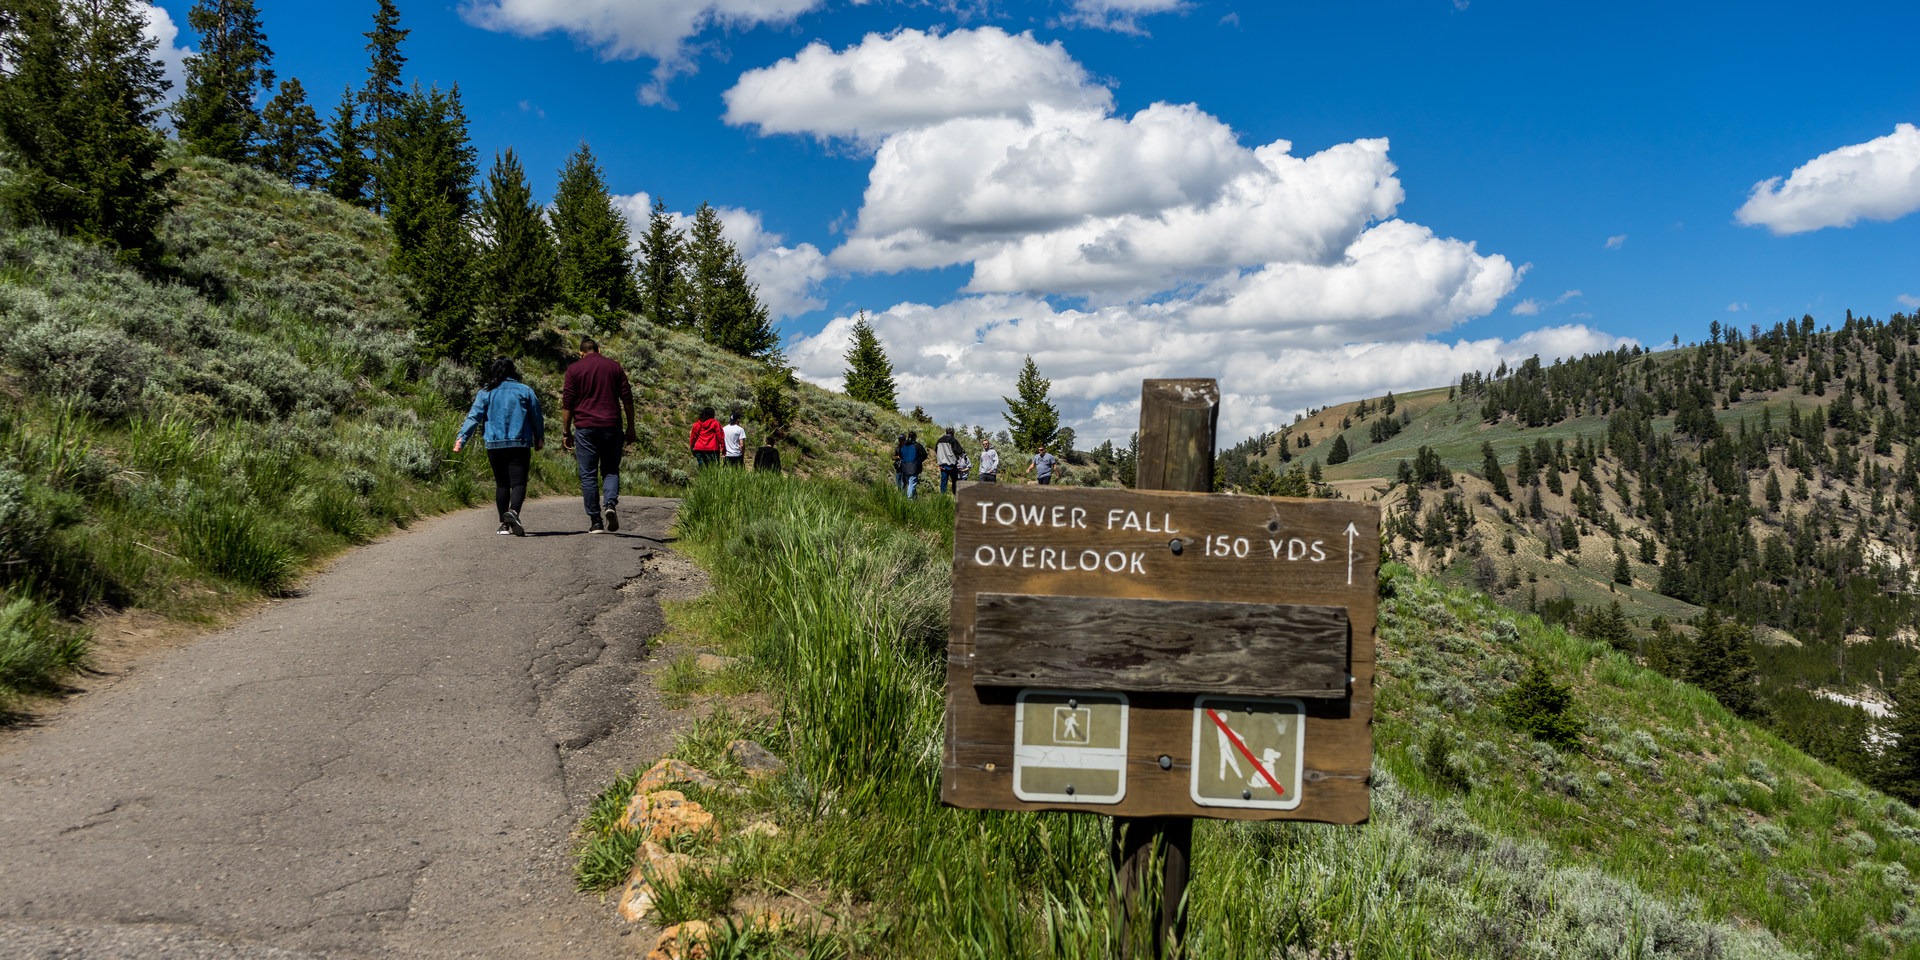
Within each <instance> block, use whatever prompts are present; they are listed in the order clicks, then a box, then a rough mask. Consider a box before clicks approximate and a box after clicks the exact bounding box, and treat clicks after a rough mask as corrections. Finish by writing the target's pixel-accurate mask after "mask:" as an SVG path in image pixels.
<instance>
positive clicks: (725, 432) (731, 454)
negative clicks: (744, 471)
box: [720, 413, 747, 467]
mask: <svg viewBox="0 0 1920 960" xmlns="http://www.w3.org/2000/svg"><path fill="white" fill-rule="evenodd" d="M720 440H721V446H722V447H723V449H724V453H723V456H725V457H726V458H727V466H729V467H739V466H745V465H746V462H747V428H746V427H743V426H741V425H740V415H739V414H737V413H736V414H734V415H732V416H730V417H728V418H727V425H726V426H724V427H721V428H720Z"/></svg>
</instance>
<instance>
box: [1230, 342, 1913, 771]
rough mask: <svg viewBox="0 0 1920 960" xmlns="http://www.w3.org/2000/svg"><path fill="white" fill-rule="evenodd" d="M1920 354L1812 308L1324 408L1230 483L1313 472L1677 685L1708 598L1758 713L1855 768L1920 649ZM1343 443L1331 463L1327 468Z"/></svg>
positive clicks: (1448, 571)
mask: <svg viewBox="0 0 1920 960" xmlns="http://www.w3.org/2000/svg"><path fill="white" fill-rule="evenodd" d="M1716 333H1717V332H1716ZM1917 340H1920V322H1917V321H1916V320H1915V319H1914V318H1911V317H1906V316H1902V315H1895V316H1894V317H1893V318H1891V319H1890V320H1889V321H1886V322H1880V321H1874V320H1870V319H1864V318H1853V317H1849V318H1848V319H1847V321H1846V323H1845V325H1843V326H1842V327H1841V328H1840V329H1838V330H1832V329H1828V330H1821V331H1815V330H1814V329H1813V323H1812V320H1811V319H1810V318H1808V319H1805V320H1803V321H1801V322H1798V323H1790V324H1782V325H1779V326H1776V327H1775V328H1774V329H1773V330H1771V331H1766V332H1760V331H1758V329H1757V328H1756V331H1755V334H1754V336H1751V337H1746V336H1741V335H1739V334H1737V333H1732V332H1729V333H1728V334H1727V335H1726V336H1725V338H1719V337H1716V339H1715V340H1714V341H1713V342H1710V343H1708V344H1704V345H1698V346H1694V347H1689V348H1686V349H1682V350H1676V351H1672V352H1668V353H1660V354H1644V353H1628V352H1624V351H1623V352H1621V353H1618V354H1612V355H1600V356H1598V357H1589V358H1582V359H1581V360H1578V361H1569V362H1565V363H1560V364H1555V365H1552V366H1547V367H1540V366H1538V365H1523V367H1522V368H1520V369H1516V370H1512V371H1508V370H1505V369H1503V370H1501V371H1499V372H1498V375H1497V376H1485V375H1475V374H1470V375H1468V376H1466V377H1463V378H1462V381H1461V382H1460V383H1459V384H1457V385H1455V386H1454V387H1449V388H1441V389H1435V390H1428V391H1422V392H1420V393H1416V394H1410V395H1407V396H1405V397H1396V398H1394V403H1393V406H1394V410H1393V411H1392V412H1387V410H1386V407H1387V403H1386V398H1372V399H1369V400H1366V401H1359V402H1355V403H1348V404H1341V405H1338V406H1334V407H1330V408H1327V409H1324V410H1319V411H1315V412H1314V413H1313V414H1311V415H1309V416H1306V417H1304V418H1302V419H1300V420H1299V421H1298V422H1296V423H1294V424H1292V425H1290V426H1289V428H1287V429H1286V430H1284V431H1281V432H1279V433H1277V434H1273V435H1269V436H1266V437H1259V438H1254V440H1252V441H1249V442H1248V443H1245V444H1242V445H1241V446H1240V447H1238V448H1236V450H1235V452H1234V453H1233V454H1231V455H1230V456H1229V457H1228V458H1227V459H1228V460H1237V461H1238V462H1237V463H1230V464H1229V465H1228V466H1227V468H1226V469H1224V470H1223V471H1222V472H1223V473H1225V474H1229V475H1231V474H1234V473H1235V471H1236V470H1237V471H1240V477H1239V480H1240V482H1242V483H1245V482H1246V480H1247V479H1248V477H1249V475H1248V474H1247V473H1246V465H1247V464H1248V463H1257V464H1260V467H1256V468H1254V473H1255V474H1258V475H1259V476H1262V477H1264V476H1268V475H1269V474H1268V473H1267V471H1271V470H1280V471H1285V470H1289V469H1294V468H1299V467H1302V466H1303V465H1312V464H1318V465H1319V466H1318V469H1319V471H1320V473H1321V475H1322V477H1323V478H1324V481H1325V482H1324V484H1323V485H1322V489H1323V490H1324V491H1326V492H1330V493H1333V494H1336V495H1340V496H1346V497H1351V498H1355V499H1362V500H1372V501H1377V502H1379V503H1381V504H1382V506H1383V508H1384V509H1385V511H1386V516H1387V518H1388V524H1387V526H1388V531H1389V533H1390V535H1391V536H1390V539H1391V550H1392V551H1393V552H1394V553H1395V554H1396V555H1398V556H1400V557H1402V558H1404V559H1405V560H1406V561H1407V562H1409V563H1410V564H1412V565H1413V566H1415V567H1416V568H1417V569H1420V570H1422V571H1425V572H1428V573H1431V574H1435V575H1438V576H1442V577H1445V578H1446V579H1448V580H1449V581H1451V582H1454V583H1458V584H1470V585H1473V586H1475V587H1477V588H1479V589H1481V590H1484V591H1486V592H1488V593H1490V594H1492V595H1494V596H1497V597H1499V598H1501V599H1502V600H1503V601H1505V602H1506V603H1508V604H1510V605H1512V606H1515V607H1518V608H1521V609H1527V610H1535V611H1539V612H1540V613H1542V614H1543V615H1544V616H1546V617H1548V618H1549V619H1552V620H1556V621H1579V622H1581V624H1582V626H1583V629H1589V630H1590V632H1592V633H1594V635H1596V636H1608V637H1610V639H1612V640H1613V641H1614V642H1615V643H1616V644H1618V645H1620V646H1622V647H1623V648H1625V649H1630V650H1632V651H1633V652H1635V653H1636V654H1638V655H1639V656H1640V657H1641V658H1642V660H1643V662H1646V663H1650V664H1652V665H1655V666H1658V667H1660V668H1662V669H1666V670H1668V671H1669V672H1673V673H1675V674H1676V675H1684V674H1685V673H1686V671H1687V668H1688V658H1689V657H1690V656H1691V652H1692V651H1691V644H1692V642H1693V639H1692V638H1693V636H1694V634H1695V632H1696V631H1695V630H1694V628H1693V627H1692V626H1691V625H1692V624H1693V623H1695V622H1696V621H1697V620H1698V619H1699V618H1700V617H1701V616H1702V615H1703V614H1704V613H1705V612H1706V609H1707V608H1709V607H1711V608H1713V609H1714V610H1715V611H1717V612H1718V613H1719V614H1720V615H1723V616H1727V617H1731V618H1733V619H1734V620H1735V621H1736V623H1737V629H1738V630H1739V631H1741V632H1742V633H1743V635H1744V634H1745V633H1749V632H1750V633H1751V635H1752V638H1753V641H1754V642H1752V643H1751V644H1743V645H1744V646H1745V647H1746V648H1747V651H1748V653H1749V655H1750V656H1751V657H1752V658H1753V659H1754V660H1755V661H1756V663H1757V666H1758V683H1757V684H1756V685H1755V686H1754V694H1753V696H1754V699H1755V701H1756V702H1755V703H1754V704H1753V706H1752V707H1751V708H1750V710H1749V712H1751V713H1753V714H1754V715H1756V716H1767V717H1769V718H1771V723H1772V726H1773V727H1774V728H1775V729H1777V730H1779V731H1781V732H1782V733H1783V734H1784V735H1787V736H1789V737H1791V738H1793V739H1794V740H1795V742H1796V743H1799V744H1800V745H1801V746H1803V747H1805V748H1808V749H1812V750H1815V751H1817V752H1819V753H1820V754H1821V755H1822V756H1823V757H1825V758H1827V759H1829V760H1832V761H1834V762H1837V763H1841V764H1842V765H1844V766H1846V767H1847V768H1848V769H1850V770H1853V771H1855V772H1857V773H1861V774H1867V773H1869V772H1870V771H1872V770H1873V768H1874V767H1875V765H1876V763H1877V759H1876V755H1875V752H1874V750H1873V749H1872V748H1871V747H1870V746H1869V743H1870V742H1871V740H1870V738H1871V737H1872V736H1873V735H1874V734H1873V729H1874V726H1875V725H1876V723H1877V722H1878V721H1877V720H1875V719H1874V718H1873V717H1870V716H1869V714H1868V713H1867V712H1865V711H1864V710H1863V709H1861V708H1860V707H1858V706H1856V705H1855V704H1865V705H1866V706H1869V707H1873V708H1875V709H1878V710H1881V711H1884V710H1885V709H1887V708H1888V707H1889V705H1890V696H1889V694H1890V691H1891V690H1892V688H1893V687H1894V686H1895V684H1896V681H1897V680H1898V678H1900V677H1901V676H1902V675H1903V673H1904V672H1905V671H1906V670H1908V669H1909V668H1910V667H1911V666H1912V665H1913V664H1914V663H1915V661H1916V659H1917V658H1920V634H1916V629H1915V627H1916V622H1917V620H1920V604H1917V602H1916V596H1920V594H1916V591H1915V586H1916V584H1915V580H1914V569H1915V563H1916V558H1920V457H1917V454H1920V432H1916V431H1920V417H1916V416H1915V415H1914V411H1915V410H1920V386H1916V383H1915V379H1914V377H1915V375H1914V372H1913V371H1914V370H1915V369H1916V367H1920V342H1916V341H1917ZM1383 423H1385V424H1386V425H1387V426H1388V427H1390V428H1392V429H1384V428H1383ZM1384 434H1391V435H1390V436H1384ZM1336 443H1339V444H1342V445H1344V446H1345V447H1346V449H1347V452H1348V454H1349V456H1348V458H1347V459H1346V460H1345V462H1341V463H1331V462H1329V461H1330V460H1337V459H1339V458H1338V456H1337V455H1336V454H1335V449H1334V448H1335V445H1336ZM1489 446H1490V447H1491V448H1492V450H1493V454H1494V457H1495V460H1496V461H1497V463H1498V468H1497V469H1498V470H1499V472H1500V475H1499V476H1495V475H1494V474H1493V473H1491V472H1490V470H1489V468H1488V467H1487V465H1486V457H1485V451H1486V449H1487V448H1488V447H1489ZM1423 458H1424V459H1425V462H1426V463H1428V464H1429V465H1430V467H1431V469H1430V470H1429V471H1427V473H1426V474H1425V475H1421V474H1422V471H1421V469H1420V468H1419V465H1420V464H1421V463H1422V461H1423ZM1409 466H1411V467H1412V468H1413V469H1411V470H1409ZM1503 488H1504V495H1503V492H1502V491H1503ZM1615 604H1618V605H1619V615H1620V618H1621V619H1620V620H1613V619H1611V618H1612V613H1611V611H1612V609H1613V606H1614V605H1615ZM1847 701H1852V702H1847Z"/></svg>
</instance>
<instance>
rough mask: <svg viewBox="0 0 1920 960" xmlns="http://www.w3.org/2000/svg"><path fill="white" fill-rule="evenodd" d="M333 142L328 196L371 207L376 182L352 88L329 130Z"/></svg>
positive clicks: (327, 180)
mask: <svg viewBox="0 0 1920 960" xmlns="http://www.w3.org/2000/svg"><path fill="white" fill-rule="evenodd" d="M327 132H328V134H329V135H330V139H331V140H332V143H331V144H330V147H331V152H330V154H329V163H328V164H327V176H326V181H325V184H326V190H327V195H328V196H330V197H332V198H334V199H335V200H339V201H342V202H344V203H351V204H353V205H355V206H360V207H370V206H372V205H373V198H372V197H371V196H370V195H369V194H368V190H367V188H368V184H369V182H370V181H371V180H372V179H373V163H372V161H369V160H368V159H367V155H366V152H365V148H364V147H363V146H362V144H361V140H360V124H359V121H358V120H357V119H356V118H355V117H354V96H353V88H352V87H348V88H347V89H346V90H344V91H342V92H341V94H340V106H339V108H338V109H336V110H335V111H334V114H333V123H332V125H330V126H329V127H328V128H327Z"/></svg>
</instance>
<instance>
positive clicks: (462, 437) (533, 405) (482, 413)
mask: <svg viewBox="0 0 1920 960" xmlns="http://www.w3.org/2000/svg"><path fill="white" fill-rule="evenodd" d="M636 430H637V421H635V420H634V415H633V383H632V381H630V380H628V379H627V371H626V368H624V367H622V366H621V365H620V364H619V363H618V362H617V361H614V360H612V359H610V358H608V357H604V356H601V354H600V344H599V342H598V341H596V340H594V339H593V338H592V337H584V338H582V339H581V340H580V357H579V359H577V360H575V361H574V362H573V363H571V364H569V365H568V366H567V372H566V375H565V376H564V378H563V379H562V381H561V386H560V433H561V436H560V446H561V447H563V448H564V449H567V450H570V451H572V452H573V455H574V459H575V461H576V462H577V464H578V466H579V470H580V499H581V501H582V502H583V503H584V504H585V505H586V509H587V532H588V533H610V532H613V531H617V530H619V529H620V512H619V507H620V459H621V456H622V455H623V454H625V453H626V445H627V444H629V443H635V442H637V441H638V440H639V436H638V434H637V433H636ZM475 433H479V434H480V435H481V439H482V440H483V442H485V444H486V448H487V463H488V464H489V465H490V466H492V468H493V499H494V507H495V509H496V510H497V512H498V513H499V515H500V529H499V531H498V532H499V533H500V535H502V536H508V535H511V536H516V537H524V536H526V535H527V530H526V525H525V524H524V523H522V522H521V520H520V508H521V507H522V506H523V505H524V504H525V502H526V498H527V474H528V473H529V472H530V470H531V468H532V465H533V452H534V451H536V450H541V449H544V448H545V447H546V443H547V436H546V420H545V419H544V418H543V417H542V416H541V412H540V397H539V395H537V394H535V393H534V391H533V388H532V387H529V386H527V385H526V384H525V383H524V382H522V381H521V379H520V369H519V367H517V366H515V365H514V362H513V361H512V360H511V359H508V358H507V357H496V358H494V360H493V362H492V363H490V364H488V365H487V381H486V385H485V386H482V387H481V388H480V390H479V392H477V393H476V394H474V398H473V405H472V406H471V407H470V408H468V410H467V419H466V421H465V422H464V423H462V424H461V425H460V431H459V432H458V433H457V434H455V436H454V440H453V450H454V452H455V453H458V452H460V450H461V449H462V448H464V447H465V446H466V445H467V444H468V443H470V442H472V440H473V435H474V434H475ZM687 440H688V445H689V446H690V447H691V448H692V450H693V460H694V463H695V464H696V465H698V466H701V467H705V466H708V465H710V464H714V463H720V462H723V461H724V462H725V463H726V464H727V465H728V466H734V467H739V466H744V465H745V463H746V451H747V428H746V427H743V426H741V425H740V415H739V414H738V413H736V414H733V415H732V417H730V418H729V419H728V422H727V424H726V425H725V426H721V424H720V421H719V420H717V419H715V418H714V415H713V408H712V407H704V408H702V409H701V411H700V419H699V420H697V421H695V422H694V424H693V430H692V431H691V433H690V434H689V435H688V438H687ZM753 467H754V469H756V470H774V471H778V470H779V469H780V452H779V451H778V450H777V449H775V448H774V446H773V444H772V443H771V442H769V443H766V444H764V445H762V446H761V447H760V449H759V450H758V451H757V452H756V453H755V455H754V460H753Z"/></svg>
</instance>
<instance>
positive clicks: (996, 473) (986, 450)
mask: <svg viewBox="0 0 1920 960" xmlns="http://www.w3.org/2000/svg"><path fill="white" fill-rule="evenodd" d="M980 482H981V483H999V482H1000V451H998V450H995V449H994V448H993V441H992V440H982V441H980Z"/></svg>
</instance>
